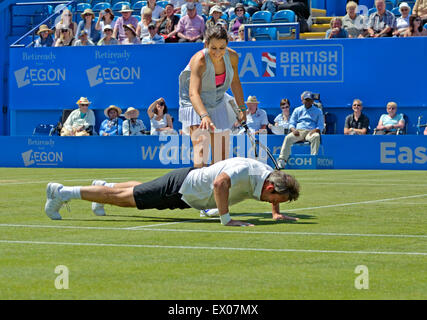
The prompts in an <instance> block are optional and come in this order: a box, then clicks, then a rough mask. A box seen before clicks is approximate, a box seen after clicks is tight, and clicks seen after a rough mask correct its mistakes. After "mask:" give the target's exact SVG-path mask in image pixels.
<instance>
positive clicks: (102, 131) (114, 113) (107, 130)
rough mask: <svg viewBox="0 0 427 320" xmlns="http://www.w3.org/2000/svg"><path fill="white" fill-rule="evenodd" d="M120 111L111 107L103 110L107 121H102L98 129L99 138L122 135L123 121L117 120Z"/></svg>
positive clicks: (115, 107)
mask: <svg viewBox="0 0 427 320" xmlns="http://www.w3.org/2000/svg"><path fill="white" fill-rule="evenodd" d="M121 113H122V109H120V108H119V107H117V106H114V105H111V106H109V107H108V108H106V109H105V110H104V114H105V116H106V117H107V118H108V119H105V120H104V121H102V123H101V126H100V128H99V135H100V136H121V135H123V129H122V127H123V120H122V119H120V118H119V115H120V114H121Z"/></svg>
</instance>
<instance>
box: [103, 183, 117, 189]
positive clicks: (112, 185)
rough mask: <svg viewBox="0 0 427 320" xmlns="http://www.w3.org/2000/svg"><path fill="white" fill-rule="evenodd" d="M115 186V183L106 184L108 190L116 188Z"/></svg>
mask: <svg viewBox="0 0 427 320" xmlns="http://www.w3.org/2000/svg"><path fill="white" fill-rule="evenodd" d="M114 185H115V183H113V182H106V183H105V184H104V186H105V187H108V188H114Z"/></svg>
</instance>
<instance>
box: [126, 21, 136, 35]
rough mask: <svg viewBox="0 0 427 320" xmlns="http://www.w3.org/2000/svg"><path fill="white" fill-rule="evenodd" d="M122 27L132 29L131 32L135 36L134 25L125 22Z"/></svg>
mask: <svg viewBox="0 0 427 320" xmlns="http://www.w3.org/2000/svg"><path fill="white" fill-rule="evenodd" d="M123 28H125V29H126V28H127V29H129V30H130V31H132V32H133V34H134V35H135V36H136V30H135V27H134V26H133V25H132V24H130V23H129V24H125V25H124V26H123Z"/></svg>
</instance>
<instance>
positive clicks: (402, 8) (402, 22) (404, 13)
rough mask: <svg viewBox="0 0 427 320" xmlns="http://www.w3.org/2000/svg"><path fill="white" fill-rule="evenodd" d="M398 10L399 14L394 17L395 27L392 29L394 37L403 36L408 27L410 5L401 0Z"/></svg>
mask: <svg viewBox="0 0 427 320" xmlns="http://www.w3.org/2000/svg"><path fill="white" fill-rule="evenodd" d="M399 12H400V14H401V16H400V17H399V18H397V19H396V29H395V30H394V31H393V35H394V36H396V37H400V36H403V34H404V33H405V31H406V30H408V27H409V13H410V12H411V7H409V5H408V4H407V3H406V2H401V3H400V5H399Z"/></svg>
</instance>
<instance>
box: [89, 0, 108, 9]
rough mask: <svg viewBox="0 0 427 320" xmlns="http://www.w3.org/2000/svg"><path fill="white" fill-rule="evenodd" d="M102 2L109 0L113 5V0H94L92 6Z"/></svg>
mask: <svg viewBox="0 0 427 320" xmlns="http://www.w3.org/2000/svg"><path fill="white" fill-rule="evenodd" d="M101 2H108V3H109V4H110V5H111V0H92V2H91V5H92V8H93V7H94V6H95V5H96V4H98V3H101Z"/></svg>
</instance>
